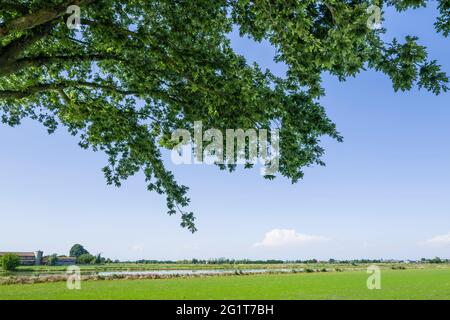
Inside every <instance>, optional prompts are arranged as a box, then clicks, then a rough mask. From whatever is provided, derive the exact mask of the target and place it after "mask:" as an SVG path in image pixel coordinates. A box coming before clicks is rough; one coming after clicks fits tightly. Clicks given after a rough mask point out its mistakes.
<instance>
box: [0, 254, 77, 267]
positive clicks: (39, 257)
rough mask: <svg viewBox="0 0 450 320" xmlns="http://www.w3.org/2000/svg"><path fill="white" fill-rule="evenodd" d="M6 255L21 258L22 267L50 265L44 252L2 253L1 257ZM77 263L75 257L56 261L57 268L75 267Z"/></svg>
mask: <svg viewBox="0 0 450 320" xmlns="http://www.w3.org/2000/svg"><path fill="white" fill-rule="evenodd" d="M5 254H14V255H16V256H18V257H19V259H20V265H22V266H40V265H46V264H47V263H48V258H49V257H48V256H45V257H44V253H43V252H42V251H35V252H0V257H1V256H3V255H5ZM76 261H77V258H74V257H65V256H61V257H58V260H57V261H56V265H57V266H69V265H74V264H75V263H76Z"/></svg>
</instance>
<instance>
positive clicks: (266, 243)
mask: <svg viewBox="0 0 450 320" xmlns="http://www.w3.org/2000/svg"><path fill="white" fill-rule="evenodd" d="M327 241H329V239H328V238H325V237H322V236H313V235H307V234H302V233H298V232H297V231H295V230H293V229H273V230H271V231H269V232H267V233H266V234H265V235H264V239H263V240H262V241H261V242H258V243H255V246H256V247H268V248H273V247H298V246H304V245H307V244H312V243H321V242H327Z"/></svg>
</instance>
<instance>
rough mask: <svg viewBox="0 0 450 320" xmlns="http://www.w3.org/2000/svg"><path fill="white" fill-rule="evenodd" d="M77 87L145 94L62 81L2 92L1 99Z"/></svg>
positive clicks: (0, 91)
mask: <svg viewBox="0 0 450 320" xmlns="http://www.w3.org/2000/svg"><path fill="white" fill-rule="evenodd" d="M75 87H88V88H92V89H101V90H105V91H111V92H116V93H118V94H122V95H139V94H143V93H144V92H141V91H136V90H127V89H121V88H118V87H116V86H114V85H109V84H100V83H93V82H86V81H70V80H68V81H62V82H59V83H42V84H37V85H34V86H31V87H28V88H26V89H23V90H0V99H23V98H26V97H29V96H32V95H33V94H36V93H38V92H45V91H58V92H60V90H63V89H66V88H75Z"/></svg>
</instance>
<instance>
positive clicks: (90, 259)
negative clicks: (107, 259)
mask: <svg viewBox="0 0 450 320" xmlns="http://www.w3.org/2000/svg"><path fill="white" fill-rule="evenodd" d="M95 262H96V257H95V256H93V255H91V254H89V253H85V254H82V255H81V256H79V257H77V264H95Z"/></svg>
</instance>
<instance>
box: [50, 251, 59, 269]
mask: <svg viewBox="0 0 450 320" xmlns="http://www.w3.org/2000/svg"><path fill="white" fill-rule="evenodd" d="M57 263H58V255H57V254H56V253H55V254H52V255H51V256H49V257H48V260H47V265H49V266H56V264H57Z"/></svg>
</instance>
